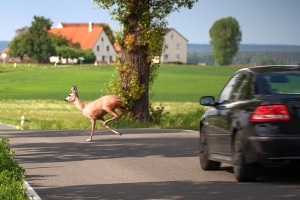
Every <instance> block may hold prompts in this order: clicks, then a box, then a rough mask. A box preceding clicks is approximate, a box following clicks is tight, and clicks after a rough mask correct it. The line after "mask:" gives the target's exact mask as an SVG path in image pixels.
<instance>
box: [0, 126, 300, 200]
mask: <svg viewBox="0 0 300 200" xmlns="http://www.w3.org/2000/svg"><path fill="white" fill-rule="evenodd" d="M121 132H122V133H123V135H122V136H117V135H114V134H113V133H111V132H109V131H107V130H100V131H99V130H98V131H96V132H95V136H94V138H93V139H94V140H93V141H92V142H85V139H87V138H88V135H89V131H88V130H59V131H46V130H35V131H20V130H19V131H16V130H6V131H3V130H2V131H1V132H0V137H2V136H5V137H8V138H9V139H10V144H11V148H12V150H14V151H15V152H16V154H17V161H18V162H19V163H20V165H21V166H22V167H23V168H24V169H25V170H26V181H27V182H28V183H29V184H30V185H31V187H33V189H34V190H35V191H36V192H37V194H38V195H39V196H40V198H41V199H42V200H48V199H50V200H51V199H55V200H57V199H72V200H73V199H243V200H245V199H300V186H299V183H300V178H299V173H298V174H296V176H295V173H292V174H290V173H289V171H280V173H283V174H284V176H277V175H276V174H277V173H276V172H275V176H274V174H272V175H269V176H267V178H266V179H262V180H260V181H258V182H254V183H238V182H236V180H235V178H234V175H233V173H232V168H231V167H229V166H226V165H222V168H221V170H218V171H202V170H201V169H200V167H199V159H198V138H199V134H198V132H196V131H182V130H159V129H157V130H155V129H124V130H121ZM298 171H299V170H298ZM296 173H297V172H296ZM278 174H279V173H278Z"/></svg>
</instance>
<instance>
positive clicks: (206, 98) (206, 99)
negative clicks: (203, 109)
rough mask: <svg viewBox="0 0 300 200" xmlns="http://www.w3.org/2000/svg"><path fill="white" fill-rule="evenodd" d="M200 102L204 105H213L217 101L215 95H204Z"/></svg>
mask: <svg viewBox="0 0 300 200" xmlns="http://www.w3.org/2000/svg"><path fill="white" fill-rule="evenodd" d="M199 102H200V104H201V105H203V106H213V105H215V103H216V102H215V98H214V97H213V96H203V97H201V98H200V101H199Z"/></svg>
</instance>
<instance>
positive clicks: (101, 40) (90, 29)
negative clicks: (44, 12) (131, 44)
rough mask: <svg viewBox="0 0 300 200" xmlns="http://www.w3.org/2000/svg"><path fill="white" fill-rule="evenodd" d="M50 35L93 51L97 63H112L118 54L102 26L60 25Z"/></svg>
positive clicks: (51, 30)
mask: <svg viewBox="0 0 300 200" xmlns="http://www.w3.org/2000/svg"><path fill="white" fill-rule="evenodd" d="M49 33H53V34H58V35H61V36H64V37H66V38H67V39H68V40H70V41H72V42H73V43H75V42H78V43H80V45H81V48H82V49H83V50H85V49H92V51H93V52H94V54H95V56H96V62H97V63H112V62H114V61H115V58H116V56H118V52H117V51H116V49H115V46H114V45H113V44H112V43H111V42H110V40H109V39H108V36H107V35H106V33H105V31H104V29H103V28H102V27H100V24H94V23H92V22H89V23H58V25H57V27H56V28H51V29H50V30H49Z"/></svg>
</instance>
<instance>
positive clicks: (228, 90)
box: [218, 73, 251, 103]
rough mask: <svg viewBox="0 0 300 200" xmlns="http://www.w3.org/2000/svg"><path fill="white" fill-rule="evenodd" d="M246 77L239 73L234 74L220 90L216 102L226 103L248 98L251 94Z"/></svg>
mask: <svg viewBox="0 0 300 200" xmlns="http://www.w3.org/2000/svg"><path fill="white" fill-rule="evenodd" d="M250 85H251V84H249V81H248V77H247V75H246V74H243V73H239V74H236V75H234V76H233V77H232V78H231V79H230V80H229V81H228V83H227V84H226V86H225V87H224V89H223V90H222V92H221V94H220V96H219V99H218V103H228V102H234V101H238V100H244V99H246V98H249V95H250V94H251V90H250V87H249V86H250Z"/></svg>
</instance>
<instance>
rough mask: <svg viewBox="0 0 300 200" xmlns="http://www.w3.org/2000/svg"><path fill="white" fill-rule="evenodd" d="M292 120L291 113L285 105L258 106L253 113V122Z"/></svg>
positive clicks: (251, 119)
mask: <svg viewBox="0 0 300 200" xmlns="http://www.w3.org/2000/svg"><path fill="white" fill-rule="evenodd" d="M286 120H290V114H289V111H288V109H287V107H286V106H285V105H267V106H258V107H257V108H256V109H255V110H254V112H253V114H252V115H251V118H250V121H251V122H275V121H286Z"/></svg>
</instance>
